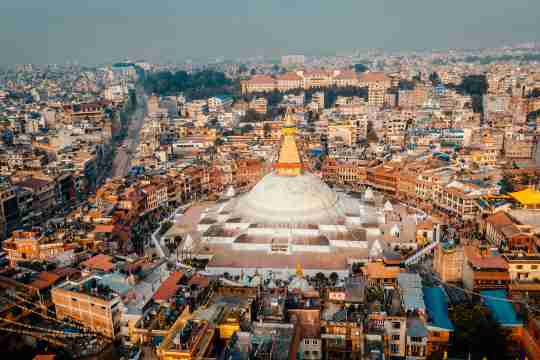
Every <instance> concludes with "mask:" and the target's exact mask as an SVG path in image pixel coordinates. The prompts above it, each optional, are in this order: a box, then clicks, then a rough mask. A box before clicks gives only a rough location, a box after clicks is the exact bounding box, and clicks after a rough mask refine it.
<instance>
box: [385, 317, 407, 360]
mask: <svg viewBox="0 0 540 360" xmlns="http://www.w3.org/2000/svg"><path fill="white" fill-rule="evenodd" d="M406 331H407V318H406V317H404V316H388V317H386V319H385V320H384V335H385V340H386V341H385V350H386V355H387V356H388V357H389V358H392V357H405V352H406V350H407V348H406V341H407V336H406Z"/></svg>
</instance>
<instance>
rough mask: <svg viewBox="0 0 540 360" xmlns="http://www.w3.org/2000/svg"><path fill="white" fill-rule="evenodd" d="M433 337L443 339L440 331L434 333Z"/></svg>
mask: <svg viewBox="0 0 540 360" xmlns="http://www.w3.org/2000/svg"><path fill="white" fill-rule="evenodd" d="M433 336H434V337H441V333H440V332H438V331H434V332H433Z"/></svg>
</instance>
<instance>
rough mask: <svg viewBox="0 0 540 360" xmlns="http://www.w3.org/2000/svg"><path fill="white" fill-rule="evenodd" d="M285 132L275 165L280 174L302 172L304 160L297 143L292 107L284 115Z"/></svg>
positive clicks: (283, 130) (286, 174)
mask: <svg viewBox="0 0 540 360" xmlns="http://www.w3.org/2000/svg"><path fill="white" fill-rule="evenodd" d="M283 123H284V124H283V127H282V129H281V133H282V134H283V137H282V141H281V147H280V149H279V158H278V161H277V163H276V164H275V165H274V167H275V168H276V170H277V173H278V174H279V175H284V176H296V175H300V174H301V173H302V160H301V159H300V152H299V151H298V145H297V144H296V124H295V120H294V115H293V114H292V113H291V111H290V109H287V112H286V113H285V116H284V117H283Z"/></svg>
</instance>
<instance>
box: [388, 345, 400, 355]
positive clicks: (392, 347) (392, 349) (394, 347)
mask: <svg viewBox="0 0 540 360" xmlns="http://www.w3.org/2000/svg"><path fill="white" fill-rule="evenodd" d="M390 352H391V353H393V354H396V353H399V344H390Z"/></svg>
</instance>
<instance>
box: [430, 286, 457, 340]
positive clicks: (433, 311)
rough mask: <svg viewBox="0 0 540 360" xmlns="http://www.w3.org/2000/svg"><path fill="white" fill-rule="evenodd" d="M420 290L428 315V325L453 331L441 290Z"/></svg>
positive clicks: (434, 288)
mask: <svg viewBox="0 0 540 360" xmlns="http://www.w3.org/2000/svg"><path fill="white" fill-rule="evenodd" d="M422 290H423V292H424V302H425V303H426V310H427V313H428V314H429V325H433V326H436V327H438V328H441V329H446V330H448V331H454V325H453V324H452V322H451V321H450V319H449V318H448V302H447V301H446V296H445V294H444V292H443V290H442V289H441V288H440V287H429V288H428V287H425V288H423V289H422Z"/></svg>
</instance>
